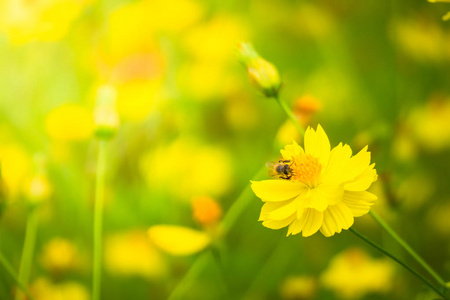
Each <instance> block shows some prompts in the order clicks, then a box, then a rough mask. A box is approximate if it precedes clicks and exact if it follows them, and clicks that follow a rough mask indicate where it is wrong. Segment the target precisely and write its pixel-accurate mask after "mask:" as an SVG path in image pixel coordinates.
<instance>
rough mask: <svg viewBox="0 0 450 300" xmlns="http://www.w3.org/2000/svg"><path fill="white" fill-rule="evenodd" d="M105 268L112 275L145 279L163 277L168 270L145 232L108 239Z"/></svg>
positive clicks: (120, 234)
mask: <svg viewBox="0 0 450 300" xmlns="http://www.w3.org/2000/svg"><path fill="white" fill-rule="evenodd" d="M105 266H106V269H107V270H108V271H109V272H110V273H111V274H115V275H121V276H142V277H144V278H156V277H161V276H162V275H164V274H165V273H166V269H167V266H166V263H165V261H164V260H163V258H162V257H161V255H160V254H159V252H158V251H157V250H156V249H155V248H154V247H153V246H152V245H151V243H150V241H149V240H148V236H147V233H146V231H145V230H131V231H127V232H122V233H116V234H113V235H110V236H109V237H107V239H106V243H105Z"/></svg>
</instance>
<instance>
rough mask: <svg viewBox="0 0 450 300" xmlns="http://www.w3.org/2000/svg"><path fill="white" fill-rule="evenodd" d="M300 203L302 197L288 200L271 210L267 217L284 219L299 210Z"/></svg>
mask: <svg viewBox="0 0 450 300" xmlns="http://www.w3.org/2000/svg"><path fill="white" fill-rule="evenodd" d="M299 204H300V199H299V198H298V197H297V198H295V199H293V200H292V201H288V202H287V203H286V204H285V205H283V206H281V207H279V208H277V209H275V210H273V211H271V212H269V213H268V215H267V219H272V220H284V219H286V218H288V217H289V216H291V215H293V214H295V213H296V212H297V209H298V207H299Z"/></svg>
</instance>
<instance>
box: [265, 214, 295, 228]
mask: <svg viewBox="0 0 450 300" xmlns="http://www.w3.org/2000/svg"><path fill="white" fill-rule="evenodd" d="M294 220H295V214H293V215H292V216H290V217H289V218H286V219H284V220H266V221H264V222H263V223H262V224H263V226H265V227H267V228H270V229H280V228H283V227H286V226H288V225H289V224H291V223H292V221H294Z"/></svg>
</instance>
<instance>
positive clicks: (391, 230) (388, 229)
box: [370, 210, 445, 286]
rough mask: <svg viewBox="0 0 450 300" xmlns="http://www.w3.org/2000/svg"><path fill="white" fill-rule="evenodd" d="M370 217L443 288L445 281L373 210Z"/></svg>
mask: <svg viewBox="0 0 450 300" xmlns="http://www.w3.org/2000/svg"><path fill="white" fill-rule="evenodd" d="M370 215H371V216H372V217H373V219H374V220H375V221H376V222H377V223H378V224H380V225H381V227H383V228H384V230H386V231H387V233H389V235H390V236H391V237H392V238H393V239H394V240H396V241H397V243H399V244H400V245H401V246H402V247H403V249H405V250H406V251H407V252H408V253H409V254H411V256H412V257H413V258H414V259H415V260H416V261H417V262H418V263H419V264H420V265H421V266H422V267H423V268H424V269H425V270H427V272H428V273H429V274H430V275H431V276H433V278H434V279H436V281H437V282H438V283H439V284H440V285H441V286H445V281H444V280H443V279H442V277H440V276H439V275H438V274H437V273H436V272H435V271H434V270H433V268H431V267H430V265H428V264H427V263H426V262H425V261H424V260H423V259H422V257H420V256H419V254H417V252H416V251H414V249H412V248H411V247H410V246H409V245H408V244H407V243H406V242H405V241H404V240H403V239H402V238H401V237H400V236H398V234H397V233H396V232H395V231H394V230H393V229H392V228H391V227H390V226H389V225H388V224H387V223H386V222H385V221H384V220H383V219H382V218H381V217H380V216H378V215H377V214H376V213H375V212H374V211H373V210H370Z"/></svg>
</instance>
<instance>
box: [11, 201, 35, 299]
mask: <svg viewBox="0 0 450 300" xmlns="http://www.w3.org/2000/svg"><path fill="white" fill-rule="evenodd" d="M38 216H39V215H38V211H37V209H36V208H33V209H32V211H31V213H30V215H29V216H28V220H27V227H26V231H25V241H24V244H23V250H22V257H21V260H20V267H19V275H18V281H19V282H20V286H23V287H26V286H27V285H28V282H29V280H30V272H31V265H32V263H33V254H34V247H35V244H36V234H37V226H38ZM15 299H16V300H20V299H21V295H20V293H19V292H18V293H16V297H15Z"/></svg>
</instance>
